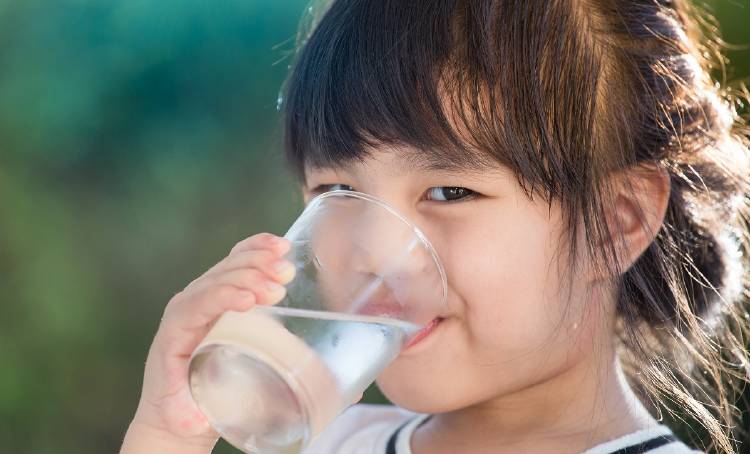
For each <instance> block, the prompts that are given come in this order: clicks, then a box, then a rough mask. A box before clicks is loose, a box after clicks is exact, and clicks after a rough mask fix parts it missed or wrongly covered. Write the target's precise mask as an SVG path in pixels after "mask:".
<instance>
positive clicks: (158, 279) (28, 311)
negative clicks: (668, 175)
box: [0, 0, 750, 453]
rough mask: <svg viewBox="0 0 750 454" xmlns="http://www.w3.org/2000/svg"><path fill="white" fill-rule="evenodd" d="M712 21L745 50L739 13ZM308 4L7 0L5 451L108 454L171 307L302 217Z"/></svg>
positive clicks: (0, 121)
mask: <svg viewBox="0 0 750 454" xmlns="http://www.w3.org/2000/svg"><path fill="white" fill-rule="evenodd" d="M711 5H712V6H713V9H714V13H715V14H716V16H717V18H718V19H719V22H720V23H721V26H722V30H723V35H724V38H725V39H726V40H727V41H728V42H730V43H734V44H743V43H750V4H748V2H747V1H731V2H730V1H725V0H722V1H719V0H716V1H714V2H712V3H711ZM305 7H306V2H304V1H301V0H294V1H291V0H287V1H272V0H264V1H260V0H258V1H253V0H212V1H205V0H200V1H199V0H181V1H177V0H160V1H153V0H148V1H146V0H126V1H113V0H15V1H12V0H0V207H1V209H2V215H1V216H0V291H1V292H2V293H1V295H2V296H1V297H0V298H1V299H0V360H2V363H0V364H1V365H0V368H1V369H2V372H0V451H2V452H8V453H50V452H55V453H82V452H86V453H88V452H90V453H104V452H116V451H117V450H118V448H119V446H120V443H121V440H122V437H123V435H124V432H125V430H126V428H127V425H128V423H129V421H130V418H131V417H132V415H133V412H134V410H135V407H136V404H137V401H138V396H139V393H140V386H141V379H142V372H143V363H144V360H145V357H146V352H147V350H148V346H149V345H150V343H151V339H152V337H153V334H154V333H155V331H156V328H157V325H158V321H159V318H160V316H161V313H162V310H163V307H164V305H165V304H166V302H167V301H168V300H169V298H170V297H171V296H172V295H173V294H174V293H176V292H178V291H179V290H181V289H182V288H183V287H184V286H185V285H186V284H187V283H188V282H190V281H191V280H192V279H194V278H195V277H197V276H198V275H200V274H201V273H202V272H203V271H205V270H206V269H207V268H209V267H210V266H211V265H212V264H214V263H215V262H217V261H218V260H220V259H221V258H222V257H224V256H225V255H226V253H227V252H228V251H229V249H230V248H231V247H232V245H233V244H234V243H236V242H237V241H239V240H240V239H242V238H245V237H247V236H249V235H252V234H254V233H257V232H260V231H270V232H273V233H276V234H279V235H283V233H284V232H285V231H286V227H287V226H289V225H290V223H291V222H292V221H293V220H294V218H295V217H296V215H297V214H298V213H299V212H300V210H301V208H302V200H301V198H300V196H299V194H298V193H297V192H296V188H295V187H294V185H293V181H292V180H291V177H290V176H289V175H287V174H286V173H285V172H284V168H283V164H282V159H281V147H280V137H281V134H280V132H281V131H280V127H279V117H278V112H277V110H276V100H277V96H278V92H279V89H280V86H281V82H282V80H283V78H284V76H285V74H286V71H287V65H288V64H289V62H290V61H289V58H288V54H289V52H290V51H291V50H292V49H293V41H294V39H293V38H294V35H295V30H296V26H297V23H298V20H299V18H300V17H301V13H302V11H303V10H304V8H305ZM729 56H730V58H731V63H732V64H731V66H730V68H729V76H730V80H735V81H737V80H740V79H742V78H743V77H747V76H748V75H750V52H748V51H747V50H736V51H733V52H730V54H729ZM379 399H380V396H379V394H378V393H377V391H376V390H374V389H371V390H370V391H369V392H368V393H367V398H366V400H367V401H379ZM215 452H219V453H231V452H237V451H235V450H233V449H232V448H231V447H229V446H228V445H226V444H225V443H223V442H221V443H220V445H219V447H218V448H217V449H216V451H215ZM744 452H746V453H750V449H748V448H747V447H746V448H745V451H744Z"/></svg>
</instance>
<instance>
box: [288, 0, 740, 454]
mask: <svg viewBox="0 0 750 454" xmlns="http://www.w3.org/2000/svg"><path fill="white" fill-rule="evenodd" d="M309 12H310V14H309V17H308V19H309V20H308V21H307V22H305V24H306V25H305V26H303V27H302V28H301V31H300V34H299V36H298V44H299V46H298V49H299V52H298V53H297V55H296V61H295V65H294V68H293V70H292V71H291V72H290V75H289V77H288V79H287V80H286V81H285V85H284V87H283V96H282V97H281V98H280V101H281V100H283V101H282V102H281V105H282V106H283V120H284V130H285V153H286V158H287V164H288V166H289V168H290V170H291V171H292V172H293V173H294V174H295V175H296V176H297V177H298V178H299V179H300V180H301V181H303V182H304V180H305V178H304V168H305V166H313V167H316V166H332V167H337V166H341V165H343V164H345V163H346V162H347V161H350V160H354V159H359V160H361V159H364V158H365V157H367V156H368V153H369V151H368V149H369V147H371V146H377V145H379V144H386V145H388V144H391V145H408V146H411V147H414V148H416V149H418V150H419V151H420V152H421V153H423V154H427V155H429V156H430V158H431V159H432V160H433V161H435V162H438V163H442V164H444V165H445V166H448V167H450V166H456V167H462V166H464V167H472V168H482V167H483V166H488V165H497V164H501V165H503V166H505V167H507V168H508V169H510V170H512V171H513V172H514V174H515V175H516V177H517V179H518V182H519V183H520V184H521V186H522V187H523V189H524V190H525V191H526V193H527V195H528V196H529V197H534V196H537V195H538V196H541V197H543V198H544V200H545V201H547V202H548V203H551V202H552V201H553V200H555V201H558V202H559V203H560V204H561V207H562V208H563V212H564V216H565V220H566V225H567V234H568V240H569V244H570V245H571V248H570V250H575V245H576V238H577V233H578V232H577V230H578V225H579V222H582V225H583V229H584V232H583V233H585V238H587V239H588V241H587V247H586V251H587V253H588V254H589V257H590V258H592V259H594V260H596V263H599V264H600V266H602V267H605V268H604V269H605V270H606V271H608V272H610V273H614V274H612V275H613V276H617V277H618V278H617V283H618V293H617V302H616V304H617V313H618V336H619V339H620V341H621V342H620V345H621V347H622V351H621V355H620V356H621V358H622V359H623V362H624V364H625V365H626V366H627V368H626V371H627V372H628V377H629V379H630V380H631V382H633V384H634V386H635V387H636V389H638V390H639V391H640V392H641V393H642V395H643V396H644V397H647V398H648V399H647V401H646V403H649V402H650V403H651V404H653V405H654V408H653V409H652V410H658V411H660V409H661V408H662V407H663V408H666V409H667V410H669V412H670V414H672V415H673V416H676V417H678V418H683V417H688V418H690V419H691V420H692V422H697V423H698V424H700V425H702V426H703V427H704V428H705V430H707V431H708V433H709V435H710V438H711V444H710V445H709V446H705V448H706V449H711V448H713V449H715V450H718V451H722V452H733V451H734V444H735V441H736V440H734V438H733V437H734V436H735V435H736V433H735V432H734V430H735V429H736V427H735V423H736V420H737V419H738V417H739V416H740V415H739V413H740V412H739V411H738V409H737V408H736V407H735V406H734V404H735V402H736V400H735V399H736V397H737V391H738V388H739V385H741V384H743V383H744V381H745V380H747V379H748V377H750V365H749V364H748V353H747V351H746V349H745V345H744V342H745V340H744V339H745V338H744V336H745V335H746V332H745V331H746V329H747V326H748V314H747V312H746V311H745V309H743V306H744V305H745V304H746V302H747V296H748V272H747V264H746V263H745V262H744V260H745V258H746V257H747V254H748V252H750V241H748V219H749V218H750V217H749V211H748V206H749V203H748V196H749V195H750V158H749V153H748V140H747V139H748V138H747V131H746V129H745V126H744V122H743V121H742V118H740V116H739V115H738V114H737V112H736V108H735V107H736V106H737V105H741V102H742V99H746V98H747V96H745V95H744V94H743V92H740V91H739V90H735V91H729V90H727V89H725V88H722V87H721V86H719V85H717V84H715V83H714V82H713V81H712V79H711V77H710V75H709V72H710V71H712V70H716V69H722V70H723V66H720V67H719V66H717V65H721V64H722V63H723V60H722V57H721V54H720V52H719V50H720V47H719V46H720V42H719V40H718V38H716V36H715V29H716V27H715V24H713V22H712V20H710V19H709V17H708V15H706V14H705V13H703V12H702V11H699V10H698V9H697V8H696V7H694V6H690V5H688V4H687V3H686V2H685V1H683V0H671V1H670V0H662V1H659V0H641V1H638V0H629V1H625V0H544V1H542V0H538V1H532V0H523V1H508V0H494V1H491V0H487V1H468V0H436V1H432V2H429V3H425V2H408V1H402V0H373V1H367V0H340V1H336V2H333V3H317V4H313V5H312V6H311V7H310V8H309ZM745 93H746V92H745ZM640 165H646V166H652V167H656V168H657V169H661V170H663V171H666V172H668V174H669V176H670V183H671V192H670V195H669V201H668V206H667V211H666V216H665V219H664V223H663V225H662V226H661V227H660V230H658V233H657V235H656V237H655V240H654V241H653V242H652V243H651V244H650V246H649V247H648V249H647V250H646V251H645V252H644V253H643V254H642V255H641V256H640V257H639V258H638V259H637V261H636V262H635V263H634V264H633V265H632V266H630V267H629V268H627V269H624V268H625V267H623V266H620V258H619V257H618V254H617V250H616V248H615V247H614V241H608V242H607V241H605V243H604V244H609V245H610V247H606V248H600V247H597V246H596V245H597V244H601V241H600V240H607V239H610V240H611V239H612V237H613V236H615V235H617V232H610V231H609V229H608V225H607V222H606V221H605V215H604V213H605V207H607V206H608V204H610V203H611V200H612V194H613V192H612V188H611V187H610V185H609V184H608V183H609V181H610V180H609V179H608V178H607V176H608V175H609V174H610V172H612V171H615V170H621V169H626V168H632V167H634V166H640ZM569 257H571V260H573V255H572V254H570V255H569ZM570 264H571V265H572V264H573V263H572V262H571V263H570ZM570 269H572V267H571V268H570ZM656 402H662V403H661V404H657V403H656Z"/></svg>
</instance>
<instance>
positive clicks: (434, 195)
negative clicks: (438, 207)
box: [427, 186, 477, 202]
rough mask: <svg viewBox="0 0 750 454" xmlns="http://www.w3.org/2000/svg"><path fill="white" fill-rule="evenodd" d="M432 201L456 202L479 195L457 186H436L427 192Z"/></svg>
mask: <svg viewBox="0 0 750 454" xmlns="http://www.w3.org/2000/svg"><path fill="white" fill-rule="evenodd" d="M427 194H428V195H429V198H430V200H437V201H440V202H456V201H459V200H464V199H468V198H472V197H474V196H475V195H476V194H477V193H476V192H474V191H472V190H471V189H467V188H462V187H457V186H435V187H432V188H430V189H428V190H427Z"/></svg>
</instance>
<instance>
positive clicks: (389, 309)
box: [358, 299, 403, 318]
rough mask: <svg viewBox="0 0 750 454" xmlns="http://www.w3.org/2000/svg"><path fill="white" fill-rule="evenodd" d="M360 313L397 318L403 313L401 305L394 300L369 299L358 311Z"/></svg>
mask: <svg viewBox="0 0 750 454" xmlns="http://www.w3.org/2000/svg"><path fill="white" fill-rule="evenodd" d="M358 313H359V314H360V315H372V316H378V317H393V318H398V316H399V315H402V313H403V307H401V305H400V304H399V303H398V302H396V301H395V300H391V299H385V300H370V301H368V302H367V303H366V304H365V305H364V306H363V307H362V308H361V309H360V310H359V311H358Z"/></svg>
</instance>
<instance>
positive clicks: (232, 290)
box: [212, 284, 237, 299]
mask: <svg viewBox="0 0 750 454" xmlns="http://www.w3.org/2000/svg"><path fill="white" fill-rule="evenodd" d="M212 290H213V292H212V293H213V295H212V296H213V297H215V298H217V299H225V298H230V297H232V296H234V295H235V294H236V293H237V287H235V286H234V285H232V284H218V285H216V286H215V287H214V288H213V289H212Z"/></svg>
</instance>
